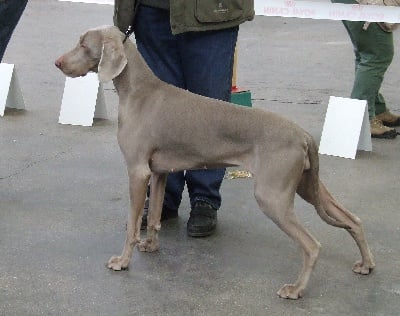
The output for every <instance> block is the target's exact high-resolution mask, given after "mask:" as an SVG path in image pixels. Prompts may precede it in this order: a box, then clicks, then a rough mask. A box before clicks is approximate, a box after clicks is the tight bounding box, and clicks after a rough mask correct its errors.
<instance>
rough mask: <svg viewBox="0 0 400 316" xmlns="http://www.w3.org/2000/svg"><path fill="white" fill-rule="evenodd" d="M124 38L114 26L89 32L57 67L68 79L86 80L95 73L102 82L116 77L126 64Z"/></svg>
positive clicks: (63, 57)
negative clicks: (88, 75)
mask: <svg viewBox="0 0 400 316" xmlns="http://www.w3.org/2000/svg"><path fill="white" fill-rule="evenodd" d="M123 39H124V34H123V33H122V32H120V31H119V29H118V28H116V27H114V26H103V27H98V28H95V29H90V30H88V31H87V32H86V33H84V34H83V35H82V36H81V37H80V39H79V42H78V44H77V45H76V47H75V48H74V49H72V50H71V51H69V52H68V53H66V54H64V55H62V56H61V57H60V58H58V59H57V60H56V61H55V65H56V66H57V67H58V68H59V69H60V70H61V71H62V72H63V73H64V74H65V75H67V76H68V77H72V78H75V77H83V76H85V75H86V74H87V73H88V72H90V71H94V72H97V73H98V75H99V80H100V81H101V82H106V81H110V80H112V79H114V78H115V77H117V76H118V75H119V74H120V73H121V72H122V70H124V68H125V66H126V64H127V58H126V55H125V51H124V44H123Z"/></svg>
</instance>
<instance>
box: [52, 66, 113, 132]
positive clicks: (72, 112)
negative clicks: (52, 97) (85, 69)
mask: <svg viewBox="0 0 400 316" xmlns="http://www.w3.org/2000/svg"><path fill="white" fill-rule="evenodd" d="M93 118H102V119H106V118H107V111H106V106H105V102H104V92H103V86H102V84H101V83H100V82H99V80H98V78H97V74H95V73H89V74H87V75H86V76H85V77H79V78H69V77H67V78H66V80H65V88H64V94H63V99H62V102H61V110H60V116H59V118H58V122H59V123H61V124H71V125H82V126H92V125H93Z"/></svg>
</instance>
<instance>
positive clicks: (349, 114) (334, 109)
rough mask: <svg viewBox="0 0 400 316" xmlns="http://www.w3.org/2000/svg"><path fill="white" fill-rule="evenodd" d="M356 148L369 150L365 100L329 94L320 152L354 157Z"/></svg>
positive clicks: (368, 128)
mask: <svg viewBox="0 0 400 316" xmlns="http://www.w3.org/2000/svg"><path fill="white" fill-rule="evenodd" d="M357 149H360V150H365V151H372V143H371V131H370V126H369V117H368V107H367V101H365V100H355V99H348V98H339V97H330V99H329V104H328V109H327V111H326V117H325V123H324V127H323V129H322V135H321V142H320V145H319V153H320V154H325V155H332V156H339V157H343V158H351V159H354V158H355V156H356V153H357Z"/></svg>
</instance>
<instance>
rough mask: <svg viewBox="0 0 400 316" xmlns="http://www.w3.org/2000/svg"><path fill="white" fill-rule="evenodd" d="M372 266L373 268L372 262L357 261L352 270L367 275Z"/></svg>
mask: <svg viewBox="0 0 400 316" xmlns="http://www.w3.org/2000/svg"><path fill="white" fill-rule="evenodd" d="M374 268H375V264H374V263H369V264H366V263H364V262H363V261H357V262H356V263H355V264H354V266H353V272H354V273H358V274H363V275H367V274H370V273H371V272H372V270H374Z"/></svg>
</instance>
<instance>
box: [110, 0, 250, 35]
mask: <svg viewBox="0 0 400 316" xmlns="http://www.w3.org/2000/svg"><path fill="white" fill-rule="evenodd" d="M135 3H136V0H115V3H114V4H115V5H114V24H115V25H116V26H118V28H119V29H120V30H121V31H122V32H125V31H126V30H127V28H128V26H129V25H130V24H131V22H132V17H133V14H134V10H135ZM253 18H254V0H170V20H171V30H172V33H173V34H178V33H184V32H189V31H208V30H219V29H225V28H230V27H234V26H237V25H239V24H241V23H243V22H245V21H249V20H252V19H253Z"/></svg>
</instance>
